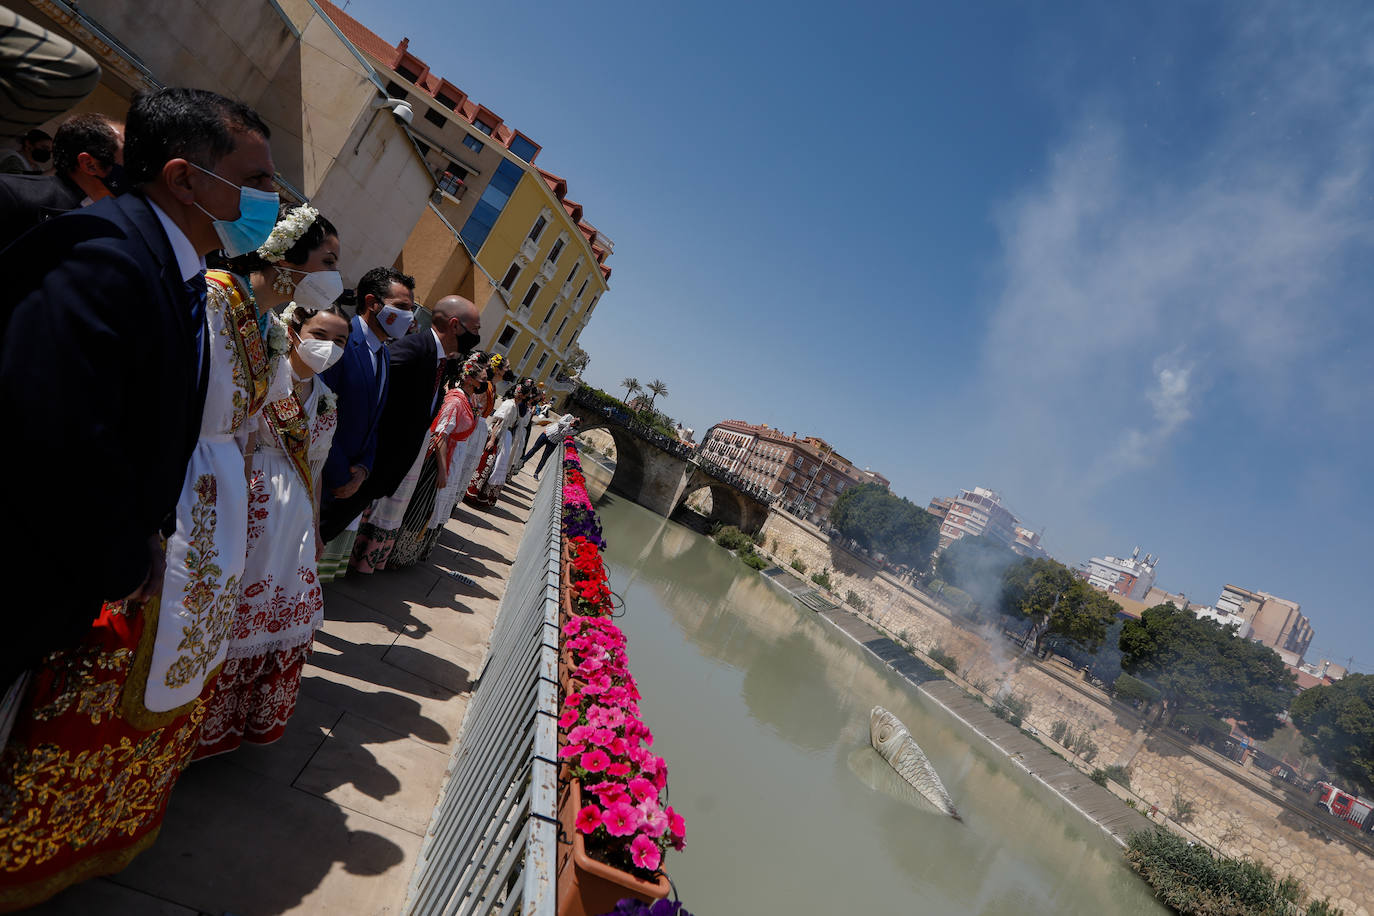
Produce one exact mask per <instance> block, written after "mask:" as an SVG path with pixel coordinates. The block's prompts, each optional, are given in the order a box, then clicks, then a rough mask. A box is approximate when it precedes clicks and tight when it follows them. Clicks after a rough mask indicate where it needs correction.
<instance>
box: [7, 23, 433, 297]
mask: <svg viewBox="0 0 1374 916" xmlns="http://www.w3.org/2000/svg"><path fill="white" fill-rule="evenodd" d="M10 6H11V7H12V8H13V9H14V10H15V11H16V12H18V13H20V14H21V15H24V16H28V17H30V18H32V19H34V20H36V21H38V22H41V23H43V24H44V25H47V26H48V27H49V28H51V29H53V30H54V31H57V32H60V33H62V34H65V35H67V36H69V37H71V38H72V39H73V40H74V41H76V43H77V44H79V45H81V46H82V47H84V48H85V49H86V50H88V51H90V52H91V53H92V54H93V55H94V56H95V57H96V59H97V60H99V61H100V64H101V66H102V68H103V70H104V74H103V76H102V78H101V85H100V87H99V88H98V89H97V90H96V91H95V93H93V94H92V95H91V96H90V97H89V98H88V99H86V101H85V102H83V103H82V104H81V106H80V107H79V108H78V109H77V110H78V111H98V112H101V113H103V114H107V115H111V116H114V117H120V118H122V117H123V116H124V113H125V112H126V111H127V110H128V107H129V100H130V98H131V97H132V96H133V94H134V93H135V92H137V91H139V90H141V89H147V88H154V87H158V86H192V87H197V88H203V89H211V90H213V91H215V92H218V93H220V94H222V95H227V96H230V97H233V98H237V99H240V100H242V101H244V102H246V103H247V104H249V105H251V106H252V107H253V108H255V109H256V110H257V111H258V112H259V114H261V115H262V117H263V119H264V120H265V121H266V122H267V124H268V126H270V127H271V128H272V156H273V158H274V159H275V161H276V164H277V171H278V178H279V184H280V185H281V188H282V192H283V197H284V198H286V199H294V200H309V201H310V202H311V203H312V204H313V205H314V206H316V207H318V208H319V209H320V211H321V212H322V213H324V214H325V215H326V216H328V217H329V219H330V220H331V221H332V222H333V223H334V225H335V226H337V227H338V229H339V243H340V247H341V257H340V270H341V271H342V273H343V275H344V281H345V284H346V285H350V286H351V285H352V284H353V283H354V282H355V281H356V280H357V278H358V277H360V276H361V275H362V274H363V273H364V272H366V271H367V270H368V269H369V268H371V267H375V266H377V265H379V264H390V263H392V261H393V260H394V259H395V257H396V255H397V253H398V252H400V250H401V247H402V245H403V244H404V243H405V240H406V238H407V237H408V236H409V235H410V233H411V230H412V229H413V228H414V226H415V222H416V220H417V219H418V218H419V216H420V213H421V211H423V209H424V208H425V206H426V202H427V201H428V200H429V197H430V194H431V193H432V192H433V190H434V186H435V182H434V178H433V177H432V176H431V175H430V173H429V169H428V168H427V167H426V164H425V161H424V158H423V157H422V155H421V151H420V149H419V148H418V147H417V146H416V144H415V141H414V140H413V139H412V138H411V136H410V134H409V132H408V131H407V129H406V127H405V125H404V124H403V123H401V122H400V121H398V120H397V118H396V117H395V116H394V115H393V114H392V113H391V111H390V110H388V109H384V108H379V107H374V103H379V102H381V101H383V100H384V99H385V98H386V96H385V84H384V82H383V81H382V80H381V79H380V77H379V76H378V74H377V72H376V71H375V70H374V69H373V68H372V67H371V66H370V65H369V64H368V63H367V61H366V59H365V58H364V57H363V56H362V55H361V54H359V53H358V51H357V49H356V48H354V47H353V46H352V45H351V44H350V43H349V42H348V41H347V40H346V39H345V38H344V37H343V35H342V33H341V32H340V31H339V30H338V29H337V28H336V27H335V26H334V24H333V23H332V22H331V21H330V19H329V18H328V17H327V16H325V15H324V12H323V10H322V8H321V7H320V5H319V4H318V3H316V2H315V0H243V2H235V3H216V2H210V0H145V2H140V3H130V2H127V0H82V3H81V5H80V7H79V8H78V7H76V6H75V5H69V4H67V3H59V2H54V0H27V2H25V0H21V2H16V3H12V4H10Z"/></svg>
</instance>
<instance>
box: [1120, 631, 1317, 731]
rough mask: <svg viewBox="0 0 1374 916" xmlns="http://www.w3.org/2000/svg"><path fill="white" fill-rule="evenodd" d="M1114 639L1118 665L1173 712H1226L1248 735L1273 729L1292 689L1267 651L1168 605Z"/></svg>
mask: <svg viewBox="0 0 1374 916" xmlns="http://www.w3.org/2000/svg"><path fill="white" fill-rule="evenodd" d="M1119 645H1120V647H1121V652H1122V658H1121V667H1122V668H1123V669H1124V670H1125V671H1126V672H1127V673H1129V674H1133V675H1135V676H1136V677H1138V678H1140V679H1141V680H1144V681H1146V682H1147V683H1150V684H1153V685H1154V686H1155V687H1157V688H1158V689H1159V691H1160V693H1162V694H1163V695H1164V698H1165V700H1166V701H1167V703H1168V704H1169V706H1170V707H1171V708H1172V709H1173V710H1174V712H1175V713H1177V712H1184V713H1202V714H1204V715H1209V716H1213V717H1215V718H1219V719H1224V718H1233V719H1235V720H1236V721H1237V722H1240V723H1242V724H1243V725H1244V727H1245V731H1246V732H1247V733H1248V734H1249V735H1251V736H1252V737H1255V738H1268V737H1269V736H1270V735H1272V734H1273V733H1274V730H1275V729H1276V728H1277V727H1278V725H1279V721H1278V719H1277V718H1276V717H1277V716H1278V714H1279V713H1281V712H1283V710H1285V709H1287V708H1288V704H1289V702H1290V701H1291V700H1292V698H1293V693H1294V692H1295V690H1296V681H1295V679H1294V678H1293V675H1292V674H1290V673H1289V672H1288V669H1287V668H1285V667H1284V664H1283V660H1282V659H1280V658H1279V656H1278V653H1276V652H1275V651H1274V650H1273V649H1271V648H1269V647H1268V646H1265V645H1261V644H1260V643H1256V642H1249V641H1248V640H1244V639H1240V638H1238V637H1237V636H1236V635H1235V633H1234V632H1232V631H1231V629H1230V628H1228V627H1224V626H1222V625H1221V624H1218V623H1215V622H1213V621H1210V620H1202V619H1200V618H1198V617H1197V616H1195V615H1194V614H1193V613H1192V612H1190V611H1184V610H1180V609H1179V608H1177V607H1175V606H1174V605H1173V604H1157V605H1155V606H1154V607H1151V608H1146V609H1145V611H1144V612H1143V613H1142V614H1141V616H1140V619H1139V620H1128V621H1126V623H1125V625H1124V626H1123V627H1122V628H1121V640H1120V643H1119Z"/></svg>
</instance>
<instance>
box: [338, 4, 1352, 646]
mask: <svg viewBox="0 0 1374 916" xmlns="http://www.w3.org/2000/svg"><path fill="white" fill-rule="evenodd" d="M1109 6H1110V7H1111V9H1108V8H1107V7H1109ZM1318 6H1320V9H1317V7H1318ZM1306 7H1311V8H1310V9H1309V8H1306ZM349 12H350V13H351V14H353V15H354V16H356V17H358V18H359V19H360V20H362V21H363V22H365V23H366V24H368V25H369V26H370V27H372V28H373V29H374V30H375V31H377V32H378V33H379V34H381V35H382V36H383V37H384V38H386V39H388V40H390V41H393V42H395V41H398V40H399V39H400V38H401V37H403V36H409V37H410V39H411V50H412V51H413V52H414V53H416V54H417V55H418V56H419V57H420V58H421V59H423V60H425V61H426V62H427V63H429V65H430V66H431V68H432V69H433V70H434V71H435V72H437V73H440V74H442V75H444V76H445V77H447V78H448V79H450V80H451V81H452V82H453V83H455V84H456V85H458V86H460V87H462V88H463V89H464V90H465V91H466V92H468V93H469V94H470V95H471V97H472V98H473V99H475V100H477V101H479V102H482V103H484V104H486V105H487V106H488V107H490V108H491V109H492V110H494V111H496V112H497V113H498V114H500V115H501V116H502V117H503V118H504V119H505V120H506V122H507V123H509V124H511V125H513V126H515V127H518V128H520V129H521V130H523V131H524V132H526V133H527V134H529V135H530V136H531V137H533V138H534V139H535V140H536V141H538V142H539V143H541V144H542V145H543V147H544V150H543V152H542V153H541V155H540V159H539V163H540V164H541V165H542V166H544V167H545V168H547V169H549V170H551V171H554V172H556V173H558V174H560V175H563V176H564V177H566V178H567V179H568V182H569V196H570V197H572V198H573V199H575V200H577V201H579V202H581V203H582V204H583V205H584V206H585V208H586V218H587V219H588V220H589V221H590V222H592V223H594V224H595V225H596V226H597V227H599V228H600V229H602V230H604V231H605V232H606V233H607V234H608V235H610V236H611V238H613V239H614V240H615V242H616V252H615V254H614V256H613V257H612V259H611V262H610V263H611V264H612V265H613V266H614V268H615V274H614V276H613V277H612V285H611V291H610V292H609V293H608V294H607V295H606V296H605V298H604V299H603V301H602V303H601V304H600V305H599V306H598V308H597V312H596V316H595V318H594V320H593V322H592V324H591V325H590V327H589V328H588V329H587V330H586V331H585V332H584V334H583V336H582V341H581V342H582V344H583V346H584V347H585V348H586V349H587V350H588V352H590V353H591V355H592V362H591V365H590V366H589V368H588V371H587V373H586V375H587V378H588V380H589V381H591V382H592V383H594V384H598V385H600V386H601V387H604V388H607V389H610V390H614V389H615V388H616V383H617V382H618V381H619V379H621V378H622V377H624V376H626V375H633V376H637V377H638V378H639V379H640V380H641V381H647V380H649V379H651V378H655V377H656V378H660V379H662V380H664V381H665V382H666V383H667V384H668V386H669V388H670V395H669V396H668V397H667V398H666V399H664V400H661V401H660V406H662V407H664V408H665V409H666V410H667V411H668V412H669V413H671V414H672V415H674V416H676V417H679V418H681V419H682V420H684V421H685V422H686V423H687V424H688V425H690V426H693V427H695V428H696V429H697V430H698V431H699V432H700V431H704V430H705V429H706V428H707V427H708V426H710V425H711V424H712V423H713V422H716V421H718V420H720V419H725V418H727V417H734V418H741V419H746V420H749V421H751V422H765V423H769V424H770V425H773V426H776V427H779V428H782V429H784V430H787V431H789V432H790V431H794V430H795V431H797V432H799V433H810V434H816V435H820V436H823V437H825V438H826V439H828V440H830V441H831V442H832V443H834V444H835V445H836V446H837V447H838V448H839V449H840V450H841V451H842V452H843V453H844V454H846V455H847V456H848V457H849V458H851V459H852V460H853V461H855V462H856V463H858V464H860V465H868V466H871V467H873V468H874V469H877V470H881V471H882V472H883V473H884V474H886V475H887V476H888V477H890V478H891V480H892V484H893V489H894V490H895V491H896V492H898V493H900V494H902V495H904V496H907V497H909V498H911V499H913V500H915V501H917V502H920V503H925V502H926V501H927V500H929V499H930V498H931V497H932V496H937V495H948V494H950V493H953V492H954V491H956V490H957V489H958V488H960V487H968V486H974V485H976V484H981V485H985V486H991V487H993V488H995V489H998V490H999V491H1001V492H1002V493H1003V495H1004V498H1005V500H1006V502H1007V503H1008V504H1009V505H1010V506H1011V507H1012V509H1013V510H1014V511H1015V512H1017V513H1018V514H1019V515H1020V516H1021V517H1022V519H1023V520H1024V521H1025V522H1027V523H1028V524H1030V525H1032V526H1033V527H1035V528H1037V529H1039V528H1043V529H1045V542H1046V544H1047V545H1048V547H1049V549H1050V550H1051V552H1052V553H1053V554H1054V555H1055V556H1056V557H1058V558H1059V559H1061V560H1063V561H1065V562H1068V563H1070V564H1074V563H1077V562H1079V561H1081V560H1084V559H1086V558H1087V557H1089V556H1092V555H1098V554H1103V553H1115V554H1117V555H1121V554H1122V553H1129V551H1130V550H1131V548H1132V547H1134V546H1135V545H1140V546H1141V547H1142V548H1143V549H1144V550H1145V551H1149V552H1153V553H1157V554H1159V555H1160V556H1161V557H1162V559H1161V561H1160V564H1159V577H1160V584H1161V585H1163V586H1165V587H1167V588H1170V589H1174V590H1182V591H1185V592H1186V593H1187V594H1188V595H1189V597H1190V598H1193V599H1194V600H1199V601H1202V602H1205V603H1211V602H1212V601H1214V600H1215V599H1216V596H1217V594H1218V592H1219V591H1220V589H1221V587H1222V586H1223V585H1224V584H1226V583H1228V582H1231V583H1235V584H1238V585H1242V586H1247V587H1252V588H1258V589H1262V590H1265V591H1269V592H1272V593H1275V594H1278V595H1281V596H1283V597H1286V598H1291V599H1294V600H1297V601H1300V602H1301V603H1302V605H1303V609H1304V611H1305V612H1306V613H1307V614H1308V615H1309V616H1310V617H1311V618H1312V621H1313V625H1314V627H1315V628H1316V632H1317V636H1316V640H1315V642H1314V643H1313V647H1314V648H1313V651H1311V652H1309V659H1312V658H1314V657H1316V656H1318V655H1334V656H1338V657H1340V658H1341V659H1345V658H1347V657H1350V656H1354V657H1355V659H1356V660H1357V665H1359V667H1362V668H1364V669H1365V670H1374V627H1371V626H1370V624H1369V619H1370V616H1371V615H1370V608H1371V601H1370V598H1369V594H1370V588H1369V585H1368V583H1367V582H1366V577H1365V569H1366V567H1367V566H1368V564H1369V547H1370V537H1369V532H1368V520H1369V516H1370V514H1371V510H1372V509H1374V483H1371V480H1370V474H1369V473H1368V468H1369V467H1370V464H1371V463H1370V461H1369V460H1368V458H1367V455H1368V452H1369V449H1370V446H1371V439H1374V435H1372V434H1371V423H1370V420H1371V414H1372V413H1374V411H1372V410H1371V403H1374V348H1371V346H1370V343H1369V340H1370V336H1371V331H1374V316H1372V315H1371V310H1370V307H1369V300H1370V289H1371V280H1374V276H1371V274H1372V273H1374V270H1371V263H1374V260H1372V259H1371V258H1370V243H1371V241H1374V176H1371V174H1370V168H1371V162H1374V159H1372V158H1371V152H1374V72H1371V71H1374V19H1372V18H1371V17H1372V16H1374V7H1370V5H1369V4H1362V3H1344V4H1342V3H1328V4H1320V5H1315V4H1313V5H1300V4H1280V3H1265V2H1243V3H1241V2H1237V3H1230V4H1228V3H1214V4H1206V5H1204V4H1185V3H1173V2H1171V3H1162V4H1148V5H1147V4H1138V5H1136V7H1135V8H1127V6H1126V5H1125V4H1110V5H1109V4H1095V3H1081V4H1069V3H1011V2H1006V3H982V4H961V5H955V4H909V3H901V4H895V3H894V4H859V5H853V4H851V5H845V6H835V5H833V4H824V5H822V4H816V3H805V2H803V3H795V2H794V3H788V4H781V3H752V4H740V3H731V4H722V3H717V2H713V0H704V2H699V3H695V4H690V5H687V4H682V5H677V6H668V5H663V4H642V3H627V2H608V3H600V4H524V5H518V6H515V5H508V4H470V5H469V4H464V5H461V6H458V7H455V6H453V5H452V4H451V3H441V2H439V0H408V2H406V3H404V4H395V3H383V2H380V0H353V2H352V3H351V4H350V6H349ZM440 24H442V27H436V26H439V25H440ZM1360 663H1362V664H1360Z"/></svg>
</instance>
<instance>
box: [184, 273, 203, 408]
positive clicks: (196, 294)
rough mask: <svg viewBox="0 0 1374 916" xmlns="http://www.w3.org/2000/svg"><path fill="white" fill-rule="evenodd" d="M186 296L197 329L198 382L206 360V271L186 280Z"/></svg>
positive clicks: (192, 321) (198, 382) (192, 323)
mask: <svg viewBox="0 0 1374 916" xmlns="http://www.w3.org/2000/svg"><path fill="white" fill-rule="evenodd" d="M186 298H187V299H188V300H189V301H190V305H191V327H193V328H195V330H196V384H197V385H199V384H200V373H201V369H202V368H203V366H202V363H203V362H204V360H205V271H203V270H202V271H201V272H200V273H198V274H196V275H195V276H194V277H192V278H191V279H189V280H187V281H186Z"/></svg>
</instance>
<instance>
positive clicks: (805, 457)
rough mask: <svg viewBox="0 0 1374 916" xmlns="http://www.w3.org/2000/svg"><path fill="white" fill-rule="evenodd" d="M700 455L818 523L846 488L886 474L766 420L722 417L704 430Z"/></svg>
mask: <svg viewBox="0 0 1374 916" xmlns="http://www.w3.org/2000/svg"><path fill="white" fill-rule="evenodd" d="M701 455H702V457H703V458H706V459H708V460H710V461H712V462H714V463H715V464H717V465H719V466H720V467H723V468H724V469H725V470H727V471H730V472H732V473H735V474H738V475H740V476H741V477H743V478H744V479H745V480H746V481H748V482H749V483H752V484H755V485H757V486H761V487H764V488H766V489H767V490H768V491H769V492H771V493H773V494H774V495H775V496H777V497H778V505H780V506H781V507H782V508H785V509H787V510H788V511H789V512H792V513H793V514H794V515H798V516H800V517H802V518H805V519H807V520H808V521H810V522H811V523H812V524H820V523H821V522H824V521H826V520H827V519H828V518H829V517H830V510H831V508H833V507H834V505H835V500H836V499H837V498H839V495H840V494H841V493H843V492H844V491H845V490H846V489H848V488H849V487H852V486H855V485H857V484H861V483H879V485H880V486H883V487H886V485H887V478H886V477H883V475H881V474H878V473H876V472H873V471H868V470H865V469H861V468H856V467H855V466H854V465H853V464H852V463H851V462H850V461H849V459H847V458H845V457H844V456H843V455H841V454H839V453H838V452H836V451H835V449H834V447H833V446H831V445H830V443H828V442H826V441H825V440H824V439H820V438H818V437H816V436H802V437H797V436H795V435H791V436H789V435H787V434H786V433H784V432H782V431H780V430H776V429H773V428H772V427H770V426H768V425H767V424H766V423H764V424H754V423H745V422H744V421H743V420H723V421H721V422H720V423H717V424H716V425H715V426H713V427H711V428H710V429H708V430H707V431H706V435H705V437H704V438H703V439H702V442H701Z"/></svg>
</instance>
